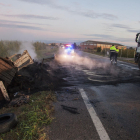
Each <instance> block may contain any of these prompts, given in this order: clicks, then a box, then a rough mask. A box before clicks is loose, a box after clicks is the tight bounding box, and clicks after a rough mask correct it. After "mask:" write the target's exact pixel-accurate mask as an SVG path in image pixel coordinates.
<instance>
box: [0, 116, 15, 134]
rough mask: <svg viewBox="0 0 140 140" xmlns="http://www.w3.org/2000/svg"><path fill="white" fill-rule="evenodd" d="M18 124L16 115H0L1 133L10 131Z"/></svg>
mask: <svg viewBox="0 0 140 140" xmlns="http://www.w3.org/2000/svg"><path fill="white" fill-rule="evenodd" d="M16 124H17V117H16V115H15V114H14V113H7V114H2V115H0V133H5V132H8V131H10V129H12V128H13V127H15V126H16Z"/></svg>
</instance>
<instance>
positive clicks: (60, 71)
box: [0, 60, 68, 108]
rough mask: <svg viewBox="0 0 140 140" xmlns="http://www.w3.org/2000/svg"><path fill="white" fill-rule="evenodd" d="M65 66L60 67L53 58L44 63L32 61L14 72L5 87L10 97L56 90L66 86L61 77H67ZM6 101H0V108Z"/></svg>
mask: <svg viewBox="0 0 140 140" xmlns="http://www.w3.org/2000/svg"><path fill="white" fill-rule="evenodd" d="M64 71H66V69H65V68H61V66H60V65H59V63H58V62H56V61H55V60H52V61H49V62H46V63H44V64H42V63H39V62H34V63H33V64H31V65H28V66H27V67H24V68H22V69H21V70H20V71H18V72H17V73H16V75H15V76H14V78H13V80H12V82H11V84H10V85H9V86H8V87H7V92H8V94H9V96H10V99H13V98H14V94H15V93H18V94H19V93H20V94H22V95H30V94H34V93H36V92H38V91H46V90H48V91H50V90H51V91H56V90H58V89H59V88H60V87H62V86H63V87H64V86H68V83H66V82H65V80H64V79H63V78H64V77H67V73H64ZM7 104H8V103H7V102H6V101H2V102H0V108H1V107H3V106H5V105H7Z"/></svg>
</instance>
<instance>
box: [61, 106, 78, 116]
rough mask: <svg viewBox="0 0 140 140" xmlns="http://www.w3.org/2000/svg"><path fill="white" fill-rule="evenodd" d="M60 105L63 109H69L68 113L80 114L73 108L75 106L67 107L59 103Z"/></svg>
mask: <svg viewBox="0 0 140 140" xmlns="http://www.w3.org/2000/svg"><path fill="white" fill-rule="evenodd" d="M61 106H62V108H63V109H64V110H67V111H69V112H70V113H73V114H80V113H79V112H78V110H77V108H75V107H69V106H65V105H61Z"/></svg>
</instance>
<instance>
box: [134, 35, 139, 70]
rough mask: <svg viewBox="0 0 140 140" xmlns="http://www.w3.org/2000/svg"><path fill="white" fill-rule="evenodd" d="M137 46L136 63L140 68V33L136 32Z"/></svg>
mask: <svg viewBox="0 0 140 140" xmlns="http://www.w3.org/2000/svg"><path fill="white" fill-rule="evenodd" d="M135 41H136V42H137V47H136V54H135V63H138V67H139V69H140V33H137V34H136V39H135Z"/></svg>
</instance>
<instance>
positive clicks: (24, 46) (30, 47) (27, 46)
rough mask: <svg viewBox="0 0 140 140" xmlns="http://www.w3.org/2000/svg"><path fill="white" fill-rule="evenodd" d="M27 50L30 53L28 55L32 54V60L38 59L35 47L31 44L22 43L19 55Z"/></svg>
mask: <svg viewBox="0 0 140 140" xmlns="http://www.w3.org/2000/svg"><path fill="white" fill-rule="evenodd" d="M25 50H27V51H28V53H29V54H30V56H31V57H32V59H36V58H37V54H36V52H35V47H34V46H33V45H32V43H31V42H22V43H21V45H20V50H19V52H18V53H19V54H22V53H23V52H24V51H25Z"/></svg>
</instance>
